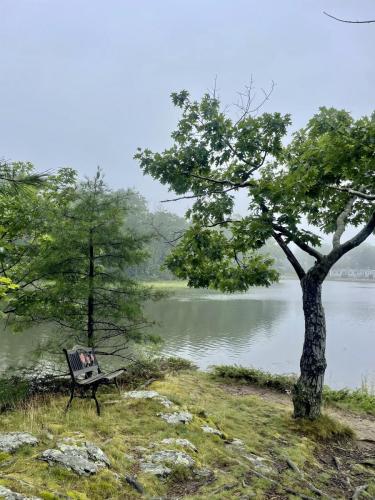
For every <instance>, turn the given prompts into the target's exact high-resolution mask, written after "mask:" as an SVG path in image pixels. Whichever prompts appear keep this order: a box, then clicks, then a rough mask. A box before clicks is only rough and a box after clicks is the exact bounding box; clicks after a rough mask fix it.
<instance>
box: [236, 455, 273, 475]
mask: <svg viewBox="0 0 375 500" xmlns="http://www.w3.org/2000/svg"><path fill="white" fill-rule="evenodd" d="M242 456H243V457H244V458H246V460H248V461H249V462H251V464H252V465H253V466H254V467H255V469H258V470H259V471H262V472H264V473H271V472H273V470H272V468H271V467H269V466H268V465H266V462H269V460H267V459H266V458H262V457H258V455H255V454H254V453H249V454H246V455H242Z"/></svg>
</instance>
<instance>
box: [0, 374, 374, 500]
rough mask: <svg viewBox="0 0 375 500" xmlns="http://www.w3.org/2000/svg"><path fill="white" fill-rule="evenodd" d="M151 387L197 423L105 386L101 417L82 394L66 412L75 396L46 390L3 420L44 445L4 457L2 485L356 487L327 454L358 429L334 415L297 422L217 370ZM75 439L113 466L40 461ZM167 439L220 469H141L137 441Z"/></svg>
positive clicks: (227, 492) (237, 494) (232, 491)
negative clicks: (262, 466) (87, 468)
mask: <svg viewBox="0 0 375 500" xmlns="http://www.w3.org/2000/svg"><path fill="white" fill-rule="evenodd" d="M149 388H151V389H153V390H157V391H159V392H160V393H161V394H163V395H165V396H166V397H168V398H169V399H171V400H173V401H174V402H176V403H177V404H179V406H180V409H181V410H187V411H190V412H191V413H192V414H193V417H194V418H193V421H192V422H191V423H190V424H188V425H177V426H171V425H170V424H167V423H166V422H164V421H163V420H162V419H161V418H160V417H159V416H158V415H157V414H158V413H159V412H160V411H168V410H165V409H164V408H163V407H161V406H160V404H159V403H158V402H157V401H154V400H147V401H145V400H131V399H125V400H121V399H120V398H119V395H118V394H117V393H116V392H113V391H112V390H111V389H110V388H104V389H102V390H101V391H100V394H99V399H100V400H101V402H102V403H103V404H102V408H103V415H102V417H100V418H99V417H97V415H96V413H95V409H94V405H93V402H92V401H90V400H79V399H75V400H73V406H72V409H71V411H70V412H68V414H67V415H64V414H63V408H64V406H65V404H66V399H67V398H66V396H62V395H57V396H37V397H34V398H33V399H31V400H30V401H28V402H27V403H25V404H24V405H23V406H22V407H21V408H18V409H17V410H13V411H8V412H5V413H3V414H2V415H1V416H0V419H1V420H0V422H1V431H2V432H6V431H21V430H22V431H27V432H31V433H33V434H34V435H35V436H37V437H38V438H39V444H38V445H37V446H35V447H25V448H23V449H21V450H18V451H17V452H15V453H13V454H12V455H9V454H6V453H2V454H0V484H2V485H5V486H7V487H9V488H11V489H13V490H14V491H18V492H21V493H24V494H26V495H28V496H32V495H34V496H39V497H40V498H42V499H44V500H57V499H58V498H71V499H76V500H87V499H90V500H99V499H100V500H102V499H135V498H138V497H141V495H139V494H138V493H137V492H136V491H135V490H134V489H133V488H132V487H131V486H129V485H128V484H127V483H126V482H125V479H124V478H125V475H127V474H130V475H133V476H135V475H136V476H137V481H138V482H139V483H141V484H142V486H143V487H144V489H145V496H144V498H153V497H158V498H159V497H163V498H171V497H179V498H187V499H191V500H194V499H212V500H219V499H220V500H222V499H232V498H257V499H260V500H262V499H266V498H270V497H274V498H291V499H292V498H297V497H294V496H293V495H292V494H291V493H290V491H294V492H296V494H297V493H299V494H304V495H307V496H310V497H313V498H314V493H313V492H312V490H311V488H310V486H309V484H308V483H313V484H314V486H315V487H316V488H319V489H321V490H322V491H324V492H326V493H329V495H331V496H334V497H335V498H342V497H344V496H345V494H346V493H347V491H346V489H345V488H347V484H346V483H344V486H342V485H341V483H340V482H338V481H337V480H336V476H337V474H338V472H337V469H336V468H335V466H334V464H333V463H331V462H329V463H328V462H327V463H326V462H324V463H323V462H322V461H320V459H319V456H320V455H321V454H323V453H324V452H325V450H326V447H327V446H329V447H330V450H331V449H332V447H335V446H336V444H335V443H336V441H337V440H340V443H339V445H337V446H338V448H337V450H336V449H335V451H334V453H335V454H339V453H342V452H341V451H340V450H345V449H346V447H348V449H351V445H350V442H349V443H348V444H347V441H345V439H347V438H348V434H350V432H349V431H348V430H347V429H345V428H343V427H340V426H339V424H337V423H336V422H334V421H332V420H331V419H328V418H324V419H321V420H319V421H317V422H315V423H314V424H311V423H308V422H304V421H295V420H293V419H292V418H291V415H290V413H289V412H288V411H287V410H286V409H285V407H283V406H281V405H277V404H271V403H269V402H266V401H264V400H262V399H260V398H259V397H257V396H243V397H241V398H239V397H238V396H235V395H231V394H228V393H226V392H224V390H223V389H222V388H221V387H220V386H219V384H218V383H217V382H216V381H215V380H213V379H212V377H210V376H209V375H208V374H206V373H201V372H197V371H180V372H178V373H174V374H168V375H167V376H165V377H164V379H162V380H158V381H155V382H153V384H152V385H150V386H149ZM111 402H112V404H110V403H111ZM106 403H107V404H106ZM204 424H207V425H209V426H213V427H217V428H218V429H220V430H221V431H222V432H223V433H224V437H225V439H227V440H230V439H232V438H238V439H241V440H242V441H243V442H244V444H245V446H246V449H247V453H254V454H256V455H258V456H261V457H263V458H264V459H266V463H267V464H269V466H270V470H269V471H268V472H263V473H262V474H261V475H259V474H257V473H256V470H255V469H254V467H253V466H252V464H251V463H250V462H249V460H248V459H246V458H245V457H244V456H243V454H244V452H240V451H239V450H238V449H236V448H234V447H230V446H228V445H227V444H226V443H225V439H223V438H221V437H219V436H216V435H212V434H205V433H203V432H202V430H201V426H202V425H204ZM66 437H76V438H78V439H81V440H83V441H91V442H93V443H95V444H96V445H98V446H99V447H101V448H102V449H103V451H104V452H105V453H106V454H107V456H108V457H109V459H110V461H111V464H112V466H111V468H110V469H105V470H102V471H101V472H99V473H98V474H96V475H94V476H92V477H90V478H82V477H79V476H77V475H76V474H74V473H73V472H70V471H69V470H66V469H63V468H60V467H57V466H55V467H50V466H48V465H47V464H46V463H44V462H41V461H40V460H38V455H39V454H40V453H41V452H42V451H43V450H45V449H47V448H53V447H54V446H55V445H56V444H57V443H58V442H59V441H61V440H62V439H63V438H66ZM166 437H180V438H186V439H189V440H190V441H191V442H192V443H193V444H194V445H195V446H196V447H197V448H198V453H194V452H189V453H190V454H191V455H192V456H193V458H194V459H195V460H196V465H197V467H198V468H199V469H205V468H206V469H209V470H210V471H211V472H212V475H211V476H210V478H203V477H202V478H200V479H199V480H198V479H197V477H196V476H194V477H192V475H191V474H190V473H189V472H187V471H186V469H183V468H181V467H175V468H174V469H173V473H172V475H171V477H169V478H168V479H165V480H160V479H157V478H154V477H153V476H150V475H149V474H146V473H143V472H141V471H140V468H139V451H137V448H136V447H138V446H143V447H146V448H147V447H149V446H150V445H152V444H153V443H159V442H160V441H161V440H162V439H164V438H166ZM172 447H173V446H172ZM168 448H171V446H168ZM330 453H333V452H332V451H331V452H330ZM288 460H289V462H290V461H292V463H293V464H294V465H295V466H296V467H297V468H298V469H299V470H301V471H302V472H303V473H304V478H302V476H300V475H299V474H297V473H296V472H295V471H293V470H291V469H290V467H288V465H287V464H288ZM348 467H349V466H348ZM254 470H255V472H254ZM347 470H348V471H349V472H347V471H346V472H345V474H350V470H351V469H350V467H349V468H348V469H347ZM361 474H362V475H361V476H358V477H357V476H355V475H354V476H353V477H350V479H351V481H352V488H353V490H354V487H355V486H357V485H358V484H363V482H366V483H368V484H369V486H368V489H367V491H366V492H365V493H364V494H363V496H362V498H363V499H365V498H372V497H373V496H374V495H375V485H374V482H373V474H372V475H371V470H367V469H366V470H365V472H363V471H362V472H361ZM343 488H344V489H343ZM288 491H289V493H288Z"/></svg>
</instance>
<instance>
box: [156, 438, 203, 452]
mask: <svg viewBox="0 0 375 500" xmlns="http://www.w3.org/2000/svg"><path fill="white" fill-rule="evenodd" d="M161 444H172V445H173V444H176V445H178V446H182V447H183V448H188V449H189V450H192V451H195V452H197V451H198V450H197V448H196V446H195V445H194V444H193V443H192V442H191V441H189V440H188V439H182V438H165V439H163V440H162V441H161Z"/></svg>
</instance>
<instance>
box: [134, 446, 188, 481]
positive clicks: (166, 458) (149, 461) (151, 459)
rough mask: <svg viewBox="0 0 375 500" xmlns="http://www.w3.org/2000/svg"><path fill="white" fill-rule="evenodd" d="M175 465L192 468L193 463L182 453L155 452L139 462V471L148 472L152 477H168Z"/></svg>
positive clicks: (169, 451)
mask: <svg viewBox="0 0 375 500" xmlns="http://www.w3.org/2000/svg"><path fill="white" fill-rule="evenodd" d="M175 465H182V466H183V467H189V468H190V467H193V466H194V465H195V461H194V460H193V459H192V458H191V456H190V455H188V454H187V453H184V452H182V451H176V450H160V451H155V453H152V454H151V455H148V456H147V457H146V459H145V460H143V461H142V462H141V469H142V470H143V472H148V473H149V474H153V475H154V476H163V477H165V476H168V475H169V474H170V473H171V472H172V469H171V468H170V467H173V466H175Z"/></svg>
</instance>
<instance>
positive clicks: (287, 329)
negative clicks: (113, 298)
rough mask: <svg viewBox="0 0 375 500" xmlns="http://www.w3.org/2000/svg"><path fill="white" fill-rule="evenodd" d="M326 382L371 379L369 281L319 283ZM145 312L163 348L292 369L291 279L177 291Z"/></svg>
mask: <svg viewBox="0 0 375 500" xmlns="http://www.w3.org/2000/svg"><path fill="white" fill-rule="evenodd" d="M323 301H324V306H325V311H326V321H327V363H328V367H327V371H326V383H327V384H328V385H330V386H332V387H336V388H341V387H344V386H347V387H360V386H361V384H362V381H363V380H364V379H365V380H366V381H367V383H368V384H370V385H372V386H374V384H375V283H358V282H357V283H354V282H335V281H329V282H326V283H325V284H324V286H323ZM149 314H150V316H151V317H153V318H155V319H156V320H157V321H158V322H159V326H158V328H157V329H156V331H157V332H158V333H159V334H160V335H162V336H163V338H164V339H165V347H164V351H165V352H166V353H168V354H176V355H179V356H182V357H185V358H189V359H191V360H193V361H194V362H195V363H197V364H198V365H199V366H200V367H201V368H207V367H208V366H209V365H212V364H220V363H225V364H234V363H236V364H241V365H244V366H255V367H258V368H262V369H265V370H269V371H271V372H273V373H298V370H299V357H300V355H301V350H302V344H303V329H304V321H303V313H302V303H301V289H300V286H299V282H298V281H294V280H285V281H282V282H280V283H279V284H276V285H273V286H272V287H270V288H268V289H266V288H254V289H251V290H250V291H249V292H247V293H244V294H233V295H227V294H219V293H212V292H207V291H200V290H186V291H185V290H183V291H179V292H177V293H176V294H175V295H174V296H173V297H171V298H169V299H168V300H165V301H163V303H158V304H152V306H151V307H150V308H149Z"/></svg>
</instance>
